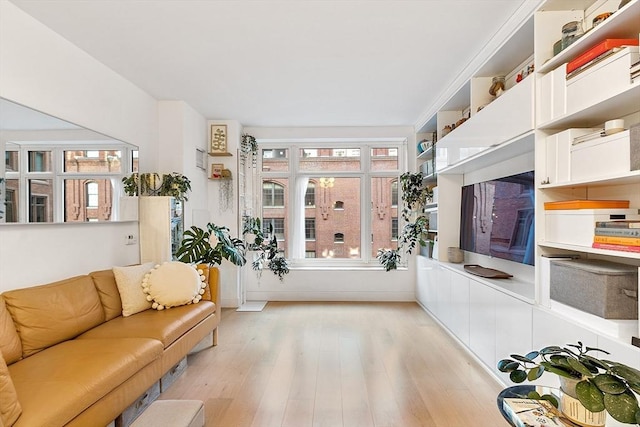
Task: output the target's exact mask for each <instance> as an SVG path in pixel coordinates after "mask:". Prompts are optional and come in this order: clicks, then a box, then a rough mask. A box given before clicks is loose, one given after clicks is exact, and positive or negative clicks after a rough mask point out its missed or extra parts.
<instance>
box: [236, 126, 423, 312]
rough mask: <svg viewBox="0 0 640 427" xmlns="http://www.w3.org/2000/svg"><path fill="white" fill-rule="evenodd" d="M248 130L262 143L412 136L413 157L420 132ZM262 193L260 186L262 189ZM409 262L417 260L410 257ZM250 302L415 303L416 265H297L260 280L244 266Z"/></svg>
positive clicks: (403, 129) (385, 129)
mask: <svg viewBox="0 0 640 427" xmlns="http://www.w3.org/2000/svg"><path fill="white" fill-rule="evenodd" d="M244 131H245V132H246V133H248V134H250V135H253V136H254V137H256V138H257V139H258V141H260V140H261V139H262V140H265V139H270V140H287V139H288V140H291V139H302V138H305V139H314V138H319V139H322V138H344V139H347V138H348V139H352V140H353V139H355V140H357V139H396V138H403V139H406V140H407V144H408V151H409V157H414V156H415V145H416V140H415V133H414V130H413V128H411V127H364V128H358V127H351V128H340V127H327V128H259V127H246V128H245V129H244ZM258 191H259V189H258ZM409 262H410V263H413V262H415V259H414V258H413V257H411V258H410V259H409ZM242 277H243V284H244V286H245V290H246V297H247V300H249V301H251V300H254V301H255V300H272V301H277V300H280V301H286V300H295V301H414V300H415V291H414V290H415V273H414V268H413V266H412V265H409V268H408V269H407V270H396V271H391V272H385V271H384V270H383V269H382V267H381V266H376V267H372V268H366V269H352V270H318V269H296V270H291V271H290V272H289V274H288V275H286V276H285V278H284V281H282V282H280V281H279V280H278V278H277V277H276V276H275V275H274V274H272V273H271V272H270V271H268V270H265V271H264V272H263V273H262V276H261V277H260V278H258V276H257V275H256V273H255V272H254V271H252V270H251V266H250V265H248V266H245V267H244V270H243V272H242Z"/></svg>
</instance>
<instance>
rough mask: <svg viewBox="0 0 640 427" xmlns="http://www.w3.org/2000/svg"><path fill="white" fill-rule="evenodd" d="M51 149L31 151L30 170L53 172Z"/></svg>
mask: <svg viewBox="0 0 640 427" xmlns="http://www.w3.org/2000/svg"><path fill="white" fill-rule="evenodd" d="M51 170H52V169H51V151H29V172H51Z"/></svg>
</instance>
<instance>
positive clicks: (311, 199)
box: [304, 182, 316, 207]
mask: <svg viewBox="0 0 640 427" xmlns="http://www.w3.org/2000/svg"><path fill="white" fill-rule="evenodd" d="M304 205H305V206H306V207H314V206H315V205H316V185H315V184H314V183H313V182H309V183H307V192H306V193H305V195H304Z"/></svg>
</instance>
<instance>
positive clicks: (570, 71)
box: [566, 39, 638, 80]
mask: <svg viewBox="0 0 640 427" xmlns="http://www.w3.org/2000/svg"><path fill="white" fill-rule="evenodd" d="M622 46H638V39H606V40H603V41H602V42H601V43H599V44H597V45H596V46H594V47H592V48H591V49H589V50H587V51H586V52H583V53H582V54H581V55H580V56H578V57H577V58H575V59H574V60H572V61H571V62H569V63H567V66H566V72H567V80H569V79H570V78H572V77H575V76H576V75H578V74H580V73H581V72H583V71H584V70H586V69H588V68H590V67H593V66H594V65H595V64H597V63H598V62H600V61H602V60H604V59H606V58H607V57H609V56H610V55H612V54H614V53H616V52H618V51H619V50H620V49H621V48H622ZM632 74H633V72H632Z"/></svg>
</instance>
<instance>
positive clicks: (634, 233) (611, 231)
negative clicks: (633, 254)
mask: <svg viewBox="0 0 640 427" xmlns="http://www.w3.org/2000/svg"><path fill="white" fill-rule="evenodd" d="M593 234H594V235H596V236H613V237H638V238H640V228H614V227H596V228H595V229H594V232H593Z"/></svg>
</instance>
